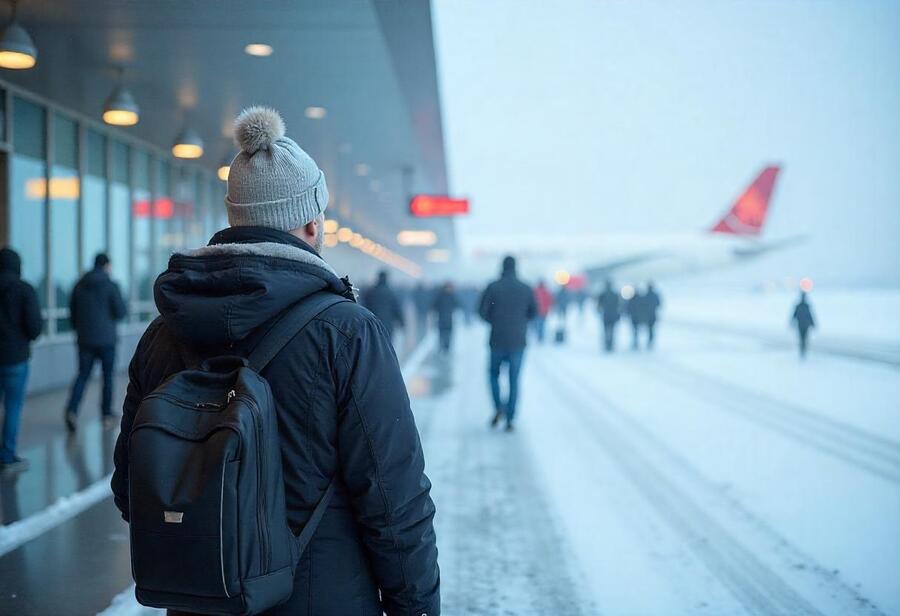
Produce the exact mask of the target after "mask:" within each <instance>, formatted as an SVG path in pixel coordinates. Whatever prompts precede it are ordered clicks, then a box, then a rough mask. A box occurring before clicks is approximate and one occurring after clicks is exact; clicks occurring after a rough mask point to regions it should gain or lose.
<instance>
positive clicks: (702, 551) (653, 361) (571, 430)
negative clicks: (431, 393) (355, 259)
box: [420, 319, 900, 615]
mask: <svg viewBox="0 0 900 616" xmlns="http://www.w3.org/2000/svg"><path fill="white" fill-rule="evenodd" d="M623 329H624V328H623ZM570 333H576V335H575V336H570V338H571V340H570V342H569V343H568V344H567V345H564V346H561V347H557V346H545V347H536V346H535V347H531V348H530V349H529V351H528V354H527V358H526V366H525V371H524V374H523V377H522V385H523V391H522V406H521V409H520V415H521V417H520V422H519V426H518V427H519V431H518V432H517V433H516V434H515V435H505V434H502V435H501V434H490V433H489V432H488V430H487V428H486V424H485V422H486V420H487V417H488V415H489V408H490V405H489V402H488V398H487V393H486V385H485V384H484V373H485V370H484V366H485V365H486V363H485V362H486V356H485V352H484V350H483V349H482V348H481V346H480V343H481V342H482V341H483V337H484V335H483V333H481V332H479V331H477V330H476V331H475V332H468V333H466V332H463V336H464V337H465V338H464V339H463V340H460V341H459V342H460V343H463V344H464V345H465V346H466V347H467V350H466V352H465V354H464V353H463V351H462V350H460V351H459V352H458V353H457V356H456V358H457V361H456V362H455V363H454V367H455V368H456V369H457V370H458V371H459V372H460V376H459V377H458V378H455V379H454V380H455V382H456V384H457V389H456V390H453V391H452V392H451V393H448V394H447V397H446V400H445V403H444V405H442V406H440V407H439V408H438V409H436V410H435V411H434V412H433V414H432V416H431V417H429V416H428V415H427V414H425V413H421V411H420V413H421V414H422V417H421V419H420V421H422V422H423V424H424V426H425V427H424V428H423V432H425V434H426V436H425V437H424V438H425V442H426V454H427V455H428V466H429V472H430V473H431V475H432V478H433V479H434V481H435V495H436V500H437V502H438V511H439V515H438V533H439V538H438V540H439V547H441V548H442V552H441V559H442V563H443V566H444V595H445V597H446V599H447V607H448V613H452V614H455V613H484V614H493V613H510V614H545V613H577V612H579V611H580V612H583V613H591V614H594V613H596V614H785V615H787V614H835V615H836V614H880V613H887V614H896V613H900V586H898V573H897V571H898V563H900V524H898V523H897V520H900V426H898V421H897V417H898V412H900V408H898V402H897V400H898V399H900V398H898V396H897V395H896V394H897V393H900V392H898V391H897V388H898V385H900V384H898V382H897V381H898V379H897V378H896V373H895V370H894V369H893V368H889V367H882V366H878V365H872V364H869V363H861V362H853V361H849V360H846V359H839V358H833V357H830V356H822V357H817V356H815V355H814V356H812V357H810V359H809V360H808V361H807V362H806V363H803V364H801V363H800V362H799V361H798V360H797V359H796V356H795V354H794V353H793V352H789V351H779V350H773V349H772V348H771V347H770V346H766V345H762V344H760V343H754V342H752V341H748V340H747V339H746V338H743V337H734V336H728V335H718V334H716V335H704V336H697V335H696V334H695V333H694V332H693V331H690V330H679V329H677V328H674V327H671V328H666V327H665V325H663V326H662V329H661V334H662V336H661V345H660V348H659V349H658V350H657V351H656V352H654V353H652V354H650V353H646V352H639V353H634V352H631V351H625V352H620V353H618V354H614V355H612V356H604V355H601V354H600V353H599V352H598V350H597V344H596V342H595V341H596V340H597V335H596V330H595V327H594V324H593V323H592V320H591V319H586V320H585V321H583V322H580V323H579V321H577V320H574V319H573V320H572V321H571V322H570ZM621 333H622V334H623V335H622V338H624V337H625V336H624V334H625V332H624V331H623V332H621ZM473 366H474V368H473ZM479 381H480V382H479ZM460 385H462V391H459V389H460V387H459V386H460ZM797 385H799V386H800V388H799V389H798V388H797V387H796V386H797ZM803 388H812V389H815V390H816V391H815V395H809V396H807V395H805V394H804V389H803ZM460 396H461V397H460ZM457 397H458V398H457ZM440 414H452V415H454V416H455V421H456V422H457V426H456V427H455V428H454V427H453V424H452V420H451V419H449V418H443V419H441V420H438V419H437V418H438V417H441V415H440ZM435 420H438V421H440V425H442V426H443V428H442V432H441V434H440V438H438V437H437V436H436V435H435V434H433V433H431V432H430V430H431V429H432V426H431V425H430V424H429V423H428V422H431V421H435ZM448 448H450V449H451V450H452V452H448V451H447V449H448ZM507 461H509V463H506V464H504V462H507ZM454 464H455V466H454ZM479 469H481V472H480V475H481V477H482V479H481V482H479V480H478V479H477V478H473V477H471V473H472V472H477V471H478V470H479ZM498 471H499V473H498ZM503 473H507V477H506V480H505V481H504V480H503V477H502V474H503ZM517 473H518V475H517ZM532 473H536V475H534V476H532V475H531V474H532ZM523 476H524V478H523ZM484 484H487V486H489V487H493V490H489V489H485V488H483V489H482V490H480V491H479V490H476V489H474V487H475V486H479V485H482V486H483V485H484ZM442 486H443V487H442ZM460 486H466V488H470V487H471V488H473V489H465V488H463V489H461V488H460ZM522 488H524V489H525V490H527V491H525V492H523V491H522ZM501 504H502V507H501ZM523 510H524V511H526V512H528V513H526V514H524V515H523V514H520V516H519V518H518V519H517V518H516V516H514V515H511V514H510V513H509V512H511V511H512V512H516V511H523ZM534 511H537V512H538V513H534ZM459 512H465V514H467V515H470V516H472V517H473V518H475V519H477V520H478V523H477V524H475V523H472V524H470V525H466V524H464V523H462V522H461V521H459V520H458V519H457V517H458V516H462V515H464V514H463V513H459ZM535 515H537V516H539V518H538V519H539V520H540V522H537V523H535V522H529V519H530V518H532V517H533V516H535ZM447 517H449V518H450V519H449V520H448V519H446V518H447ZM506 520H509V521H510V523H513V524H515V523H521V524H527V523H532V524H535V525H534V526H532V528H531V529H530V531H528V530H524V529H519V531H514V530H510V529H509V528H508V527H507V526H506V525H505V521H506ZM460 532H462V533H463V534H464V538H463V539H460V537H459V533H460ZM516 532H524V534H525V535H526V536H527V537H528V539H527V540H526V541H523V542H520V543H516V544H515V546H516V547H515V549H514V550H512V551H509V550H508V549H507V548H505V547H504V546H506V545H508V544H509V543H510V542H511V541H513V539H514V537H515V536H516V535H515V533H516ZM557 543H558V545H555V547H554V548H553V549H552V550H551V551H547V546H548V545H554V544H557ZM448 551H449V552H450V557H449V558H448ZM485 560H487V561H488V562H485ZM507 561H512V562H515V563H517V564H518V568H517V569H514V570H513V571H512V575H510V574H508V573H507V574H504V573H498V576H497V578H495V580H493V581H492V582H489V583H483V582H482V583H481V585H480V586H479V585H475V584H474V583H473V581H472V580H471V579H470V578H469V577H468V576H471V575H473V570H478V571H481V570H489V571H490V570H494V571H500V572H503V571H508V568H507V567H506V566H505V563H506V562H507ZM528 564H531V565H537V566H539V567H540V569H541V571H542V572H543V573H542V574H541V575H543V576H545V579H550V580H553V581H554V582H553V583H550V584H545V585H542V586H540V587H537V588H536V587H535V586H533V585H531V583H530V577H529V573H530V572H531V571H530V570H529V568H528ZM497 580H499V582H498V581H497ZM557 580H558V581H559V583H557V582H556V581H557ZM573 585H574V588H573ZM498 586H499V589H498V588H497V587H498ZM475 589H477V591H475ZM482 589H487V590H488V591H489V596H490V597H492V598H494V597H499V598H500V599H501V600H500V601H498V602H497V603H496V604H489V603H486V600H487V599H486V597H485V596H483V595H481V594H480V592H479V591H481V590H482ZM532 590H537V594H538V595H539V596H541V597H542V598H543V601H544V603H543V604H537V603H535V599H534V593H532V592H531V591H532ZM473 591H474V592H473ZM547 593H549V595H548V594H547ZM570 593H574V594H570ZM569 599H571V600H573V601H577V603H578V606H579V609H572V610H571V611H568V610H566V609H549V608H548V607H547V606H548V605H555V606H560V605H563V604H564V602H565V601H566V600H569ZM467 601H468V603H467ZM554 602H555V603H554Z"/></svg>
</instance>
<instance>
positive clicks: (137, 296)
mask: <svg viewBox="0 0 900 616" xmlns="http://www.w3.org/2000/svg"><path fill="white" fill-rule="evenodd" d="M132 158H133V159H134V165H133V172H134V178H135V186H134V190H133V191H132V194H131V199H132V202H131V212H132V233H133V236H132V258H133V259H134V261H133V266H134V269H133V276H134V278H133V280H132V284H133V285H134V291H133V293H132V300H133V301H132V308H131V309H132V313H133V316H134V318H135V319H137V320H139V321H145V320H148V319H149V318H150V310H149V308H148V303H149V302H151V300H152V298H153V293H152V291H153V287H152V285H153V271H152V268H153V252H152V248H153V245H152V238H151V231H152V230H151V226H150V225H151V221H152V210H153V207H152V203H151V194H150V189H149V184H150V182H149V179H150V157H149V156H148V155H147V153H146V152H144V151H142V150H137V149H135V150H132Z"/></svg>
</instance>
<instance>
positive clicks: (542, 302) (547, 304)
mask: <svg viewBox="0 0 900 616" xmlns="http://www.w3.org/2000/svg"><path fill="white" fill-rule="evenodd" d="M534 299H535V301H536V302H537V317H536V318H535V319H534V331H535V333H536V334H537V339H538V342H543V341H544V325H545V324H546V322H547V315H548V314H550V309H551V308H553V294H552V293H550V289H548V288H547V286H546V285H545V284H544V281H543V280H540V281H538V284H537V287H536V288H535V289H534Z"/></svg>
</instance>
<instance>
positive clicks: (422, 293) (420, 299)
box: [412, 282, 431, 332]
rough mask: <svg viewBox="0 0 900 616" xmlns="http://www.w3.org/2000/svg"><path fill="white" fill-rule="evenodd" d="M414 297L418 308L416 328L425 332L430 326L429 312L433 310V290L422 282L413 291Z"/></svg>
mask: <svg viewBox="0 0 900 616" xmlns="http://www.w3.org/2000/svg"><path fill="white" fill-rule="evenodd" d="M412 297H413V303H414V304H415V306H416V327H417V328H418V331H423V332H424V331H425V329H426V325H427V324H428V312H429V311H430V310H431V290H430V289H429V288H428V286H427V285H426V284H425V283H424V282H420V283H418V284H417V285H416V288H415V289H413V292H412Z"/></svg>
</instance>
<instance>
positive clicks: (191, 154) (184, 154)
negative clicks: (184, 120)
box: [172, 128, 203, 158]
mask: <svg viewBox="0 0 900 616" xmlns="http://www.w3.org/2000/svg"><path fill="white" fill-rule="evenodd" d="M172 154H173V155H174V156H175V158H200V157H201V156H203V139H201V138H200V135H198V134H197V133H196V132H195V131H193V130H191V129H190V128H185V129H184V130H182V131H181V132H180V133H179V134H178V138H177V139H175V143H174V145H172Z"/></svg>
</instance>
